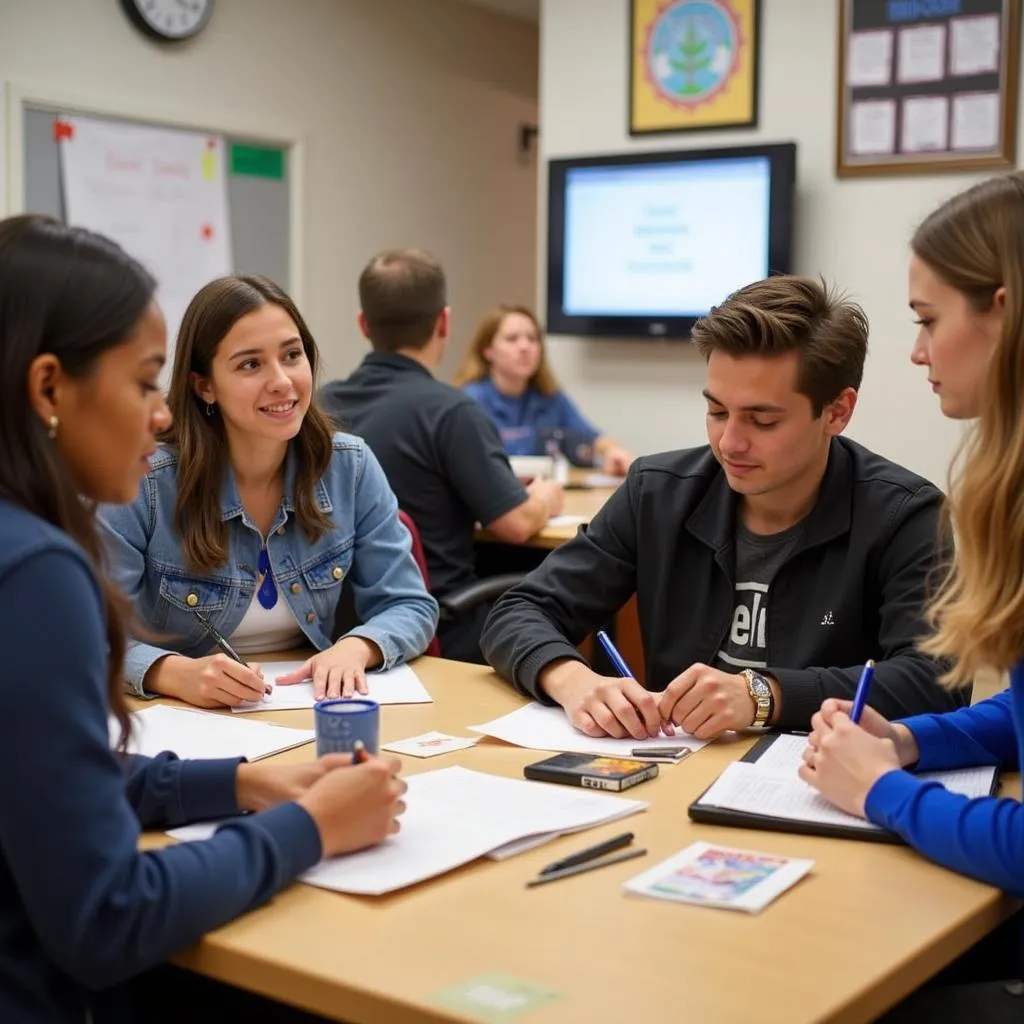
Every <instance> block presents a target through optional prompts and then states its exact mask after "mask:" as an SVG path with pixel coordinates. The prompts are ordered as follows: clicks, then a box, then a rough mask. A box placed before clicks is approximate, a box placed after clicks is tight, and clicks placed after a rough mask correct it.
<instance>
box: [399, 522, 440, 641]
mask: <svg viewBox="0 0 1024 1024" xmlns="http://www.w3.org/2000/svg"><path fill="white" fill-rule="evenodd" d="M398 519H399V521H400V522H401V523H402V525H403V526H404V527H405V528H406V529H407V530H408V531H409V536H410V537H412V557H413V559H414V561H415V562H416V565H417V567H418V568H419V570H420V575H421V576H422V577H423V585H424V586H425V587H426V588H427V590H428V591H429V590H430V573H429V572H428V571H427V556H426V555H425V554H424V553H423V541H422V540H421V539H420V530H419V527H418V526H417V525H416V522H415V521H414V520H413V518H412V516H410V515H409V513H408V512H403V511H402V509H399V510H398ZM426 653H427V654H429V655H431V657H434V658H440V657H441V645H440V643H439V642H438V639H437V636H436V635H435V636H434V637H433V638H432V639H431V641H430V643H429V644H428V645H427V651H426Z"/></svg>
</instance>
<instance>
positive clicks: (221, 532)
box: [100, 276, 437, 707]
mask: <svg viewBox="0 0 1024 1024" xmlns="http://www.w3.org/2000/svg"><path fill="white" fill-rule="evenodd" d="M318 361H319V354H318V352H317V347H316V342H315V341H314V340H313V336H312V334H311V333H310V331H309V328H308V327H307V326H306V323H305V321H304V320H303V319H302V315H301V314H300V313H299V311H298V309H296V308H295V304H294V303H293V302H292V300H291V299H290V298H289V297H288V296H287V295H286V294H285V293H284V292H283V291H281V289H280V288H278V287H277V285H275V284H274V283H273V282H272V281H269V280H267V279H266V278H263V277H256V276H246V277H225V278H220V279H219V280H216V281H212V282H211V283H210V284H208V285H206V287H204V288H203V289H202V290H201V291H200V292H199V293H198V294H197V295H196V297H195V298H194V299H193V300H192V302H191V303H190V305H189V307H188V309H187V310H186V312H185V316H184V319H183V320H182V324H181V330H180V332H179V335H178V344H177V349H176V353H175V359H174V372H173V375H172V379H171V387H170V394H169V399H168V401H169V404H170V407H171V411H172V412H173V413H174V426H173V427H170V428H168V429H167V430H165V431H164V432H163V433H162V435H161V440H162V442H163V443H162V444H161V445H160V448H159V451H158V452H157V454H156V455H155V457H154V459H153V461H152V468H151V469H150V471H149V473H147V474H146V477H145V479H144V481H143V485H142V488H141V490H140V493H139V496H138V498H137V499H136V500H135V501H134V502H133V503H132V504H131V505H129V506H112V507H109V508H103V509H102V510H101V511H100V521H101V522H102V524H103V525H104V527H105V528H106V533H107V536H108V540H109V544H108V548H109V550H110V557H111V570H112V573H113V576H114V579H115V580H116V582H117V583H118V584H120V586H121V588H122V589H123V590H124V591H125V593H127V594H128V596H129V597H130V598H132V600H133V601H134V604H135V614H136V618H137V619H138V621H139V622H140V623H141V625H142V626H143V627H145V628H146V630H147V631H149V632H152V633H156V632H159V633H160V635H161V636H162V637H164V638H166V639H164V640H163V641H162V643H163V646H159V647H158V646H155V645H154V644H153V643H148V642H144V641H143V640H142V639H136V640H135V641H134V642H132V643H131V644H130V646H129V651H128V656H127V672H126V676H127V680H128V684H129V685H130V686H131V688H132V690H133V691H134V692H135V693H136V695H138V696H140V697H141V696H146V695H147V694H153V693H162V694H166V695H168V696H172V697H177V698H179V699H180V700H184V701H187V702H188V703H190V704H196V705H199V706H200V707H217V706H224V705H232V706H236V705H238V704H240V703H242V702H243V701H246V700H255V699H259V698H260V697H261V696H262V694H263V690H264V682H263V678H262V675H261V671H260V668H259V666H258V665H251V664H250V665H244V664H240V663H239V662H238V661H235V660H233V659H232V658H230V657H228V656H227V655H225V654H220V653H210V652H212V651H214V650H215V649H216V648H215V647H214V644H213V642H212V641H211V639H210V633H209V632H208V630H207V628H206V625H205V623H207V622H208V623H210V624H211V625H212V626H213V627H214V628H215V629H216V630H217V631H218V632H219V633H220V634H221V635H222V636H224V637H226V638H227V639H228V640H229V642H230V644H231V646H232V648H233V649H234V650H235V651H236V652H237V653H238V654H240V655H242V656H243V657H244V656H245V655H250V654H256V655H258V654H260V653H262V652H266V651H280V650H287V649H288V648H290V647H296V646H300V645H306V644H311V645H312V646H313V647H315V648H316V649H317V651H318V652H319V653H317V654H316V655H314V656H313V657H312V658H310V659H309V660H308V661H307V662H306V664H305V665H304V666H303V667H302V669H301V671H299V672H296V673H294V674H293V675H292V676H290V677H287V678H283V679H282V680H281V681H282V682H297V681H299V680H300V679H302V678H308V677H310V676H312V678H313V682H314V686H315V690H316V694H317V696H318V697H320V696H324V695H325V694H326V695H327V696H329V697H337V696H339V695H343V696H346V697H347V696H351V695H352V694H353V693H355V692H359V693H365V692H366V691H367V686H366V676H365V673H366V672H367V671H368V670H370V669H374V668H379V669H387V668H391V667H392V666H394V665H396V664H398V663H400V662H401V661H404V660H405V659H408V658H412V657H415V656H416V655H418V654H421V653H422V652H423V651H424V650H425V649H426V647H427V644H428V643H429V642H430V640H431V637H433V635H434V630H435V628H436V626H437V603H436V602H435V601H434V599H433V598H432V597H431V596H430V595H429V594H428V593H427V590H426V588H425V586H424V584H423V577H422V575H421V574H420V572H419V569H418V568H417V566H416V563H415V561H414V559H413V557H412V553H411V539H410V537H409V533H408V531H407V530H406V529H405V527H404V526H403V525H402V524H401V522H400V521H399V519H398V503H397V501H396V499H395V496H394V494H393V493H392V491H391V488H390V487H389V486H388V482H387V479H386V478H385V476H384V472H383V470H382V469H381V468H380V465H379V464H378V462H377V460H376V459H375V458H374V456H373V454H372V452H371V451H370V450H369V448H367V446H366V444H365V443H364V442H363V441H362V440H360V439H359V438H356V437H352V436H350V435H347V434H340V433H339V434H333V433H332V429H331V426H330V424H329V421H328V420H327V418H326V417H325V415H324V414H323V413H322V412H321V411H320V409H319V407H318V406H317V403H316V400H315V398H314V383H315V377H316V371H317V364H318ZM346 581H348V583H349V584H350V585H351V588H352V595H353V597H354V604H355V611H356V613H357V615H358V617H359V619H360V624H358V625H355V626H354V627H353V628H351V629H349V630H348V631H347V632H346V633H345V635H344V636H342V637H341V639H340V640H338V641H337V643H333V644H332V642H331V637H332V631H333V627H334V622H335V617H336V612H337V608H338V601H339V598H340V597H341V594H342V588H343V586H344V584H345V582H346Z"/></svg>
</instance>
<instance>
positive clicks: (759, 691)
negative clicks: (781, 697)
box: [750, 676, 772, 697]
mask: <svg viewBox="0 0 1024 1024" xmlns="http://www.w3.org/2000/svg"><path fill="white" fill-rule="evenodd" d="M750 688H751V689H752V690H753V691H754V693H755V694H756V695H757V696H758V697H770V696H771V693H772V688H771V687H770V686H769V685H768V683H767V682H766V681H765V680H764V679H762V678H761V677H760V676H753V677H752V678H751V680H750Z"/></svg>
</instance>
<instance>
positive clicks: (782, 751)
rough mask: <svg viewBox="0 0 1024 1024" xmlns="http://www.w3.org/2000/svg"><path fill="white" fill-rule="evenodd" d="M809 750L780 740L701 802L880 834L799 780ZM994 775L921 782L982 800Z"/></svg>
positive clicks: (799, 742)
mask: <svg viewBox="0 0 1024 1024" xmlns="http://www.w3.org/2000/svg"><path fill="white" fill-rule="evenodd" d="M806 746H807V737H806V736H789V735H780V736H778V737H777V738H776V739H775V742H774V743H772V745H771V746H770V747H769V748H768V749H767V750H766V751H765V752H764V753H763V754H762V755H761V756H760V757H759V758H758V759H757V760H756V761H753V762H748V761H736V762H734V763H733V764H731V765H729V767H728V768H726V769H725V771H724V772H722V774H721V775H720V776H719V777H718V779H717V780H716V781H715V782H714V784H713V785H712V786H711V787H710V788H709V789H708V790H707V792H706V793H705V794H704V795H703V796H702V797H701V801H700V802H701V803H702V804H706V805H709V806H713V807H723V808H727V809H728V810H733V811H744V812H746V813H749V814H762V815H767V816H768V817H771V818H791V819H796V820H798V821H807V822H815V823H817V824H823V825H842V826H844V827H848V828H856V829H862V830H863V831H865V832H879V831H881V829H879V827H878V826H877V825H874V824H872V823H871V822H869V821H865V820H864V819H863V818H857V817H854V816H853V815H851V814H847V813H846V812H845V811H841V810H839V809H838V808H837V807H834V806H833V805H832V804H830V803H829V802H828V801H827V800H826V799H825V798H824V797H823V796H821V795H820V794H819V793H818V791H817V790H815V789H813V788H812V787H811V786H809V785H807V783H806V782H804V781H803V779H801V778H799V777H798V776H797V774H796V773H797V769H798V768H799V766H800V765H801V763H802V762H803V752H804V749H805V748H806ZM992 772H993V769H992V768H962V769H957V770H956V771H949V772H922V773H921V774H920V775H919V776H918V777H919V778H922V779H932V780H934V781H936V782H941V783H942V784H943V785H944V786H945V787H946V788H947V789H948V790H949V791H950V792H952V793H962V794H963V795H964V796H970V797H978V796H988V794H989V791H990V790H991V788H992Z"/></svg>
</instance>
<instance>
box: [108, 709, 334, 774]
mask: <svg viewBox="0 0 1024 1024" xmlns="http://www.w3.org/2000/svg"><path fill="white" fill-rule="evenodd" d="M115 734H116V733H115ZM315 738H316V734H315V733H314V732H313V730H312V729H288V728H285V727H284V726H282V725H272V724H271V723H269V722H255V721H246V720H244V719H238V718H232V717H231V716H230V715H224V714H212V713H211V712H208V711H199V710H197V709H195V708H174V707H168V706H167V705H165V704H154V705H153V706H152V707H148V708H145V709H144V710H142V711H136V712H135V714H133V715H132V738H131V742H130V743H129V745H128V752H129V753H131V754H144V755H146V756H147V757H154V756H155V755H156V754H159V753H161V752H162V751H164V750H172V751H174V753H175V754H177V755H178V756H179V757H181V758H189V759H191V758H207V757H212V758H216V757H245V758H247V759H248V760H250V761H256V760H258V759H259V758H261V757H269V756H270V755H271V754H277V753H280V752H281V751H282V750H290V749H291V748H292V747H299V746H302V744H304V743H311V742H312V741H313V740H314V739H315Z"/></svg>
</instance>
